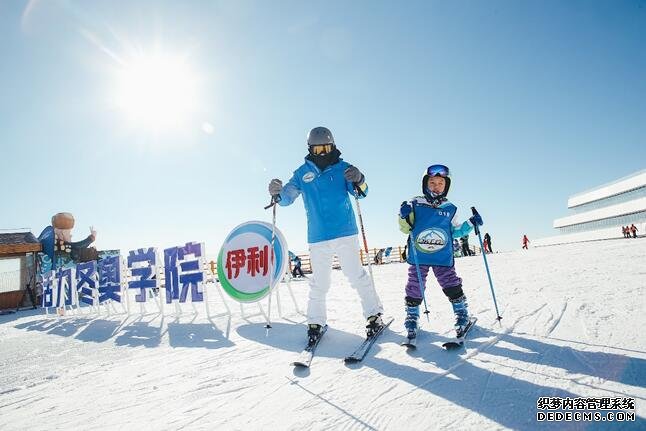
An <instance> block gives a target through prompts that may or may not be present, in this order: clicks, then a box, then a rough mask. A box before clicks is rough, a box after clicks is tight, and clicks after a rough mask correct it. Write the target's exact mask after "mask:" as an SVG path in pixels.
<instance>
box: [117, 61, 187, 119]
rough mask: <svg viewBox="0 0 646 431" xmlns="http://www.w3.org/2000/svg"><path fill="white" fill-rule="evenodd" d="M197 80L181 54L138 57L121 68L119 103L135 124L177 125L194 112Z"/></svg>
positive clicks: (118, 77) (118, 85) (118, 80)
mask: <svg viewBox="0 0 646 431" xmlns="http://www.w3.org/2000/svg"><path fill="white" fill-rule="evenodd" d="M196 81H197V78H196V76H195V73H194V72H193V70H192V69H191V67H190V65H189V64H188V63H187V61H186V60H185V59H183V58H181V57H172V56H166V55H154V56H151V57H138V58H135V59H133V60H132V61H130V62H128V63H126V64H124V65H123V66H122V67H121V68H120V69H119V71H118V76H117V91H116V105H117V107H118V108H119V109H121V110H122V111H123V112H124V113H125V114H126V115H127V117H128V120H129V121H131V122H132V123H134V125H137V126H142V127H144V128H146V129H150V130H153V131H165V130H171V129H178V128H181V127H183V126H185V125H186V123H187V122H188V121H189V120H190V119H191V116H192V114H194V112H195V109H196V104H197V89H196V85H197V84H196Z"/></svg>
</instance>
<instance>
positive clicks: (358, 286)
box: [307, 235, 383, 325]
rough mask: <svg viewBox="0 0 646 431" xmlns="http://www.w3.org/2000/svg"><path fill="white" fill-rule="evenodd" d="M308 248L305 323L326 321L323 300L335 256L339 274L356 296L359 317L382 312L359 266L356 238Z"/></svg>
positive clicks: (363, 270)
mask: <svg viewBox="0 0 646 431" xmlns="http://www.w3.org/2000/svg"><path fill="white" fill-rule="evenodd" d="M309 248H310V263H311V265H312V276H311V277H310V293H309V302H308V304H307V321H308V323H312V324H313V323H316V324H319V325H325V323H326V322H327V308H326V305H325V297H326V296H327V292H328V290H329V289H330V277H331V275H332V260H333V258H334V255H335V254H336V256H337V258H338V259H339V264H340V265H341V270H342V271H343V275H345V276H346V277H347V279H348V281H349V282H350V285H351V286H352V287H353V288H354V289H355V290H356V291H357V292H358V293H359V297H360V298H361V306H362V308H363V317H365V318H368V317H369V316H373V315H375V314H377V313H382V312H383V306H382V305H381V301H380V300H379V296H377V292H376V290H375V286H374V285H373V284H372V280H371V279H370V276H369V275H368V273H367V272H366V270H365V269H364V268H363V266H362V265H361V261H360V259H359V240H358V238H357V235H350V236H344V237H341V238H335V239H331V240H329V241H321V242H316V243H313V244H310V245H309Z"/></svg>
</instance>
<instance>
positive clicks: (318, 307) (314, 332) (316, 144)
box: [269, 127, 383, 344]
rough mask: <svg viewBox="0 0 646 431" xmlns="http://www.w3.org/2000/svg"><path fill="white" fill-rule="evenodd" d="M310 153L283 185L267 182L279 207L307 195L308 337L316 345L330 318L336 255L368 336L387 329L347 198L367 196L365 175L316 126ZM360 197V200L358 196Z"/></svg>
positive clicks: (310, 139) (327, 131)
mask: <svg viewBox="0 0 646 431" xmlns="http://www.w3.org/2000/svg"><path fill="white" fill-rule="evenodd" d="M307 145H308V150H309V151H308V152H309V154H308V155H307V156H306V157H305V163H304V164H302V165H301V166H300V167H299V168H298V169H297V170H295V171H294V175H293V176H292V178H291V179H290V180H289V182H288V183H287V184H285V186H283V183H282V181H280V180H279V179H273V180H271V182H270V183H269V194H270V195H272V196H273V197H274V199H275V200H276V197H278V199H277V200H278V203H279V205H281V206H286V205H290V204H292V203H293V202H294V200H296V198H297V197H298V195H300V194H302V195H303V202H304V204H305V213H306V215H307V242H308V243H309V249H310V262H311V267H312V276H311V277H310V281H309V286H310V291H309V301H308V305H307V321H308V338H309V343H310V344H311V343H314V342H316V341H317V340H318V338H319V337H320V333H321V329H322V327H323V325H325V323H326V320H327V311H326V305H325V297H326V295H327V292H328V290H329V289H330V277H331V273H332V258H333V257H334V255H335V254H336V255H337V257H338V259H339V263H340V265H341V269H342V271H343V274H344V275H345V276H346V277H347V278H348V280H349V281H350V284H351V286H352V287H353V288H354V289H356V290H357V292H358V293H359V296H360V298H361V306H362V307H363V314H364V317H365V318H366V319H367V320H368V324H367V326H366V328H367V333H368V335H371V334H372V333H374V332H376V331H377V330H379V329H380V328H381V326H382V325H383V321H382V319H381V314H382V313H383V306H382V305H381V301H380V299H379V297H378V296H377V292H376V291H375V287H374V285H373V283H372V279H371V278H370V276H369V275H368V274H367V273H366V271H365V269H364V268H363V266H362V264H361V261H360V260H359V248H360V246H359V239H358V237H357V234H358V230H357V222H356V220H355V216H354V211H353V209H352V204H351V202H350V198H349V195H354V194H355V193H357V191H358V190H360V191H361V193H360V195H363V196H365V194H366V193H367V192H368V185H367V184H366V182H365V178H364V175H363V174H362V173H361V172H360V171H359V169H357V168H356V167H354V166H352V165H351V164H349V163H348V162H346V161H344V160H343V159H341V158H340V155H341V152H340V151H339V150H338V149H337V147H336V145H335V143H334V138H333V137H332V132H330V130H328V129H327V128H325V127H315V128H314V129H312V130H311V131H310V133H309V135H308V137H307ZM360 197H362V196H360Z"/></svg>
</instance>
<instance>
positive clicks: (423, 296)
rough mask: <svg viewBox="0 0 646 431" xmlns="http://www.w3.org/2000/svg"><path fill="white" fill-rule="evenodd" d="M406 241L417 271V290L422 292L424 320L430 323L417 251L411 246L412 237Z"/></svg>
mask: <svg viewBox="0 0 646 431" xmlns="http://www.w3.org/2000/svg"><path fill="white" fill-rule="evenodd" d="M411 233H412V232H411ZM408 239H409V240H410V241H409V242H408V248H409V249H410V250H411V251H412V252H413V261H414V262H415V270H417V281H418V282H419V289H420V290H421V292H422V299H423V300H424V314H426V320H427V321H429V322H430V321H431V318H430V317H429V314H430V312H429V311H428V306H427V305H426V282H425V281H424V280H423V279H422V271H421V270H420V269H419V260H417V250H416V249H415V244H413V238H412V236H411V235H409V236H408Z"/></svg>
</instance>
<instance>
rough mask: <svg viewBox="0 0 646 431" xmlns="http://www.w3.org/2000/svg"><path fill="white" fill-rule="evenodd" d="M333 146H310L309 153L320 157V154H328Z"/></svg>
mask: <svg viewBox="0 0 646 431" xmlns="http://www.w3.org/2000/svg"><path fill="white" fill-rule="evenodd" d="M333 146H334V144H322V145H311V146H310V152H311V153H312V154H314V155H315V156H320V155H321V154H329V153H330V152H332V147H333Z"/></svg>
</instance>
